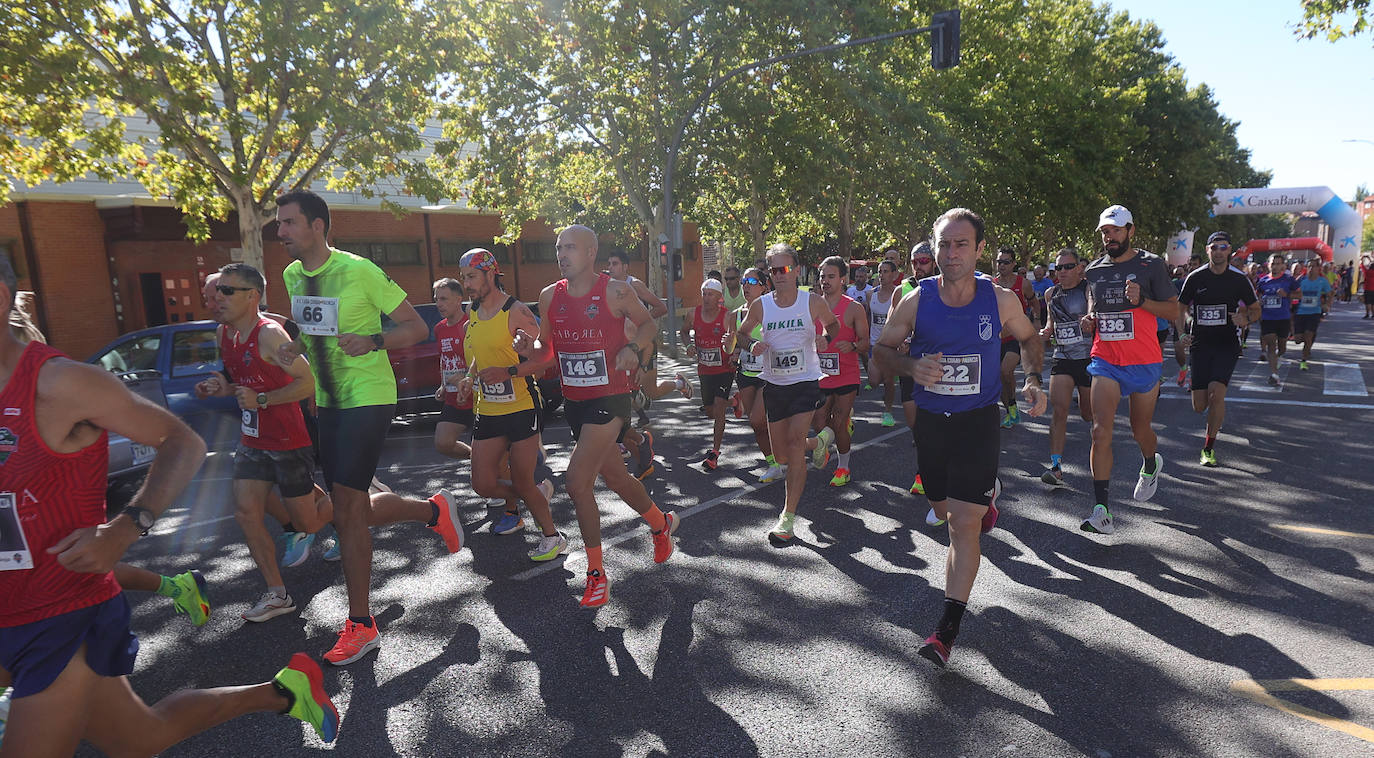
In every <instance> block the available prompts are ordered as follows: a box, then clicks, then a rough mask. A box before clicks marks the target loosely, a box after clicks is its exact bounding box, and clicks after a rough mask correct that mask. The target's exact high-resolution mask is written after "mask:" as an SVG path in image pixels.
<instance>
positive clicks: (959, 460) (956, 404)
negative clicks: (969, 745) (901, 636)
mask: <svg viewBox="0 0 1374 758" xmlns="http://www.w3.org/2000/svg"><path fill="white" fill-rule="evenodd" d="M933 233H934V239H935V249H936V256H935V257H936V262H937V264H938V265H939V267H940V276H939V277H936V278H931V279H923V280H921V281H920V282H919V283H918V284H917V287H916V289H915V290H914V291H913V293H912V294H911V295H909V296H908V297H905V298H903V299H902V300H901V302H900V303H898V305H897V306H896V307H895V309H894V310H893V312H892V313H891V314H889V315H888V319H887V324H886V325H884V327H883V332H882V334H881V335H880V336H879V338H878V344H877V346H876V347H875V348H874V350H873V357H874V358H875V359H876V360H878V362H879V365H881V366H882V369H883V371H884V372H885V373H891V374H896V375H899V376H910V377H912V378H913V379H914V380H915V383H916V387H915V390H914V391H913V399H914V400H915V402H916V407H917V411H916V414H917V422H916V451H917V456H918V457H919V459H920V461H921V474H922V476H923V478H924V483H925V490H926V497H927V498H928V499H929V500H930V504H931V509H932V511H933V513H934V515H935V522H936V523H939V521H940V520H944V519H948V521H949V559H948V560H947V561H946V562H945V603H944V615H943V616H941V618H940V622H939V624H937V625H936V627H935V633H934V634H931V635H930V636H929V637H928V638H926V641H925V644H924V645H922V646H921V648H920V649H919V650H918V651H917V652H919V653H920V654H921V656H922V657H924V658H927V659H929V660H930V661H932V662H933V663H935V664H936V665H938V666H944V665H945V664H946V663H947V662H948V661H949V653H950V648H951V647H952V646H953V645H954V638H955V636H957V635H958V634H959V622H960V620H961V619H962V618H963V615H964V609H965V607H967V604H968V598H969V593H970V592H971V591H972V590H973V581H974V579H975V578H976V577H977V576H978V564H979V561H981V559H982V553H981V551H980V548H979V545H978V539H979V536H980V534H982V533H983V532H987V531H988V530H990V529H992V527H993V525H994V524H995V523H996V521H997V506H996V503H995V501H996V499H997V494H998V492H999V491H1000V489H1001V482H1000V481H999V480H998V478H997V459H998V453H999V450H1000V442H1001V439H1000V431H999V429H998V426H999V423H1000V420H1001V419H1000V417H999V413H998V408H997V403H998V401H999V400H1000V398H1001V393H1002V377H1001V371H1000V363H1001V348H1002V344H1001V334H1002V332H1003V330H1005V331H1006V332H1007V333H1008V334H1010V335H1012V336H1013V337H1014V338H1016V340H1017V341H1018V342H1020V343H1021V368H1022V370H1023V371H1024V372H1025V374H1026V386H1025V387H1024V388H1023V392H1024V393H1025V397H1026V401H1027V402H1029V403H1030V404H1031V408H1030V415H1032V416H1039V415H1040V414H1041V413H1044V411H1045V404H1046V397H1045V393H1044V391H1043V390H1042V389H1041V388H1040V368H1041V361H1042V359H1043V358H1044V345H1043V343H1042V342H1041V341H1040V335H1039V333H1038V332H1037V331H1036V329H1035V327H1034V326H1033V325H1032V324H1031V322H1030V320H1029V319H1028V318H1026V313H1025V311H1024V310H1022V308H1021V301H1020V299H1019V298H1018V297H1017V296H1016V295H1015V294H1014V293H1013V292H1012V291H1011V290H1008V289H1005V288H1003V287H999V286H997V285H996V284H994V283H993V282H992V280H990V279H986V278H980V277H978V276H977V270H976V269H975V268H974V266H975V265H976V264H977V262H978V257H979V255H981V254H982V252H983V247H984V246H985V245H986V240H985V239H984V237H983V219H982V217H981V216H979V215H978V214H976V213H974V212H973V211H970V210H968V209H966V208H955V209H953V210H949V211H946V212H945V214H944V215H943V216H941V217H940V218H939V219H937V220H936V221H935V228H934V229H933ZM908 336H910V338H911V347H910V348H909V349H908V350H907V351H902V342H903V341H904V340H906V338H907V337H908ZM927 520H930V518H929V517H928V519H927Z"/></svg>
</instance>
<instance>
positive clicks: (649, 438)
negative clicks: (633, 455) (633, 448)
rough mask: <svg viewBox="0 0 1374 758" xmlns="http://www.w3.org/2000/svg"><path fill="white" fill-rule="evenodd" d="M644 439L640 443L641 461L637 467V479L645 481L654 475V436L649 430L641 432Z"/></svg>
mask: <svg viewBox="0 0 1374 758" xmlns="http://www.w3.org/2000/svg"><path fill="white" fill-rule="evenodd" d="M640 435H641V436H642V437H643V439H641V440H640V442H639V461H638V464H637V465H636V466H635V478H636V479H638V480H640V481H641V482H642V481H644V477H646V476H648V475H649V474H652V473H654V435H653V433H652V432H650V431H649V430H648V429H642V430H640Z"/></svg>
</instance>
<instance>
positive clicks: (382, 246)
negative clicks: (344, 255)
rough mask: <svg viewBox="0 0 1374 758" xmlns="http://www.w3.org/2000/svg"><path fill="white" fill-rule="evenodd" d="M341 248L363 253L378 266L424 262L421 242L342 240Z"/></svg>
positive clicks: (354, 252)
mask: <svg viewBox="0 0 1374 758" xmlns="http://www.w3.org/2000/svg"><path fill="white" fill-rule="evenodd" d="M337 247H338V248H339V249H340V250H347V251H348V252H350V253H353V254H355V255H361V256H362V257H364V258H367V259H369V260H371V261H372V262H373V263H375V264H377V265H378V266H396V265H401V266H407V265H409V266H418V265H420V264H421V263H423V262H424V259H423V258H422V257H421V256H420V243H419V242H348V241H340V242H339V243H338V245H337Z"/></svg>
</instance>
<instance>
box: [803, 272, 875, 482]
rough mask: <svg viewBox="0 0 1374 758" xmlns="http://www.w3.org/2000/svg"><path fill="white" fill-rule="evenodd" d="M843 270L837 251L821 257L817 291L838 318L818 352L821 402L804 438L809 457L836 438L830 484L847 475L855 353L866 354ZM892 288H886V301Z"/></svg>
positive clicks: (864, 317)
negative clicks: (836, 328)
mask: <svg viewBox="0 0 1374 758" xmlns="http://www.w3.org/2000/svg"><path fill="white" fill-rule="evenodd" d="M884 263H886V261H884ZM888 268H891V264H888ZM848 270H849V267H848V266H847V265H845V262H844V259H843V258H841V257H839V256H838V255H832V256H830V257H829V258H826V259H825V260H824V261H821V268H820V271H821V293H822V296H823V297H824V298H825V304H826V305H827V306H828V307H829V308H830V312H831V313H833V314H835V318H836V319H837V320H839V322H840V331H839V332H838V333H837V334H836V335H835V338H834V339H833V340H831V341H830V345H829V347H828V348H826V349H825V350H822V351H821V352H820V353H818V354H817V360H818V361H820V366H821V374H822V376H821V381H820V385H819V386H820V389H821V395H822V397H823V398H824V400H825V402H824V404H823V405H821V407H820V408H817V409H816V414H815V418H813V419H812V421H811V428H812V429H815V430H816V432H817V435H816V437H814V438H812V439H808V440H807V445H811V443H813V442H814V443H815V445H816V446H815V447H814V448H812V460H813V461H814V460H815V459H816V457H817V455H819V457H820V458H821V459H823V460H824V461H826V462H829V457H830V450H829V442H830V440H834V441H835V449H836V452H838V453H839V458H840V459H839V463H838V464H837V466H836V469H835V476H834V477H833V478H832V479H831V480H830V486H831V487H843V486H844V485H846V484H849V481H850V479H851V477H852V474H851V473H850V469H849V452H850V439H851V437H852V436H853V430H854V422H853V420H852V418H853V413H854V398H856V397H857V396H858V394H859V356H861V355H867V354H868V329H867V328H866V327H867V326H868V323H867V322H868V320H869V319H868V314H867V313H866V312H865V311H864V309H863V308H862V307H861V306H860V305H859V304H858V303H856V302H854V301H853V300H852V299H850V298H849V297H848V296H847V295H844V294H842V293H843V291H844V274H845V272H846V271H848ZM876 292H877V291H876V290H874V291H873V292H872V293H870V299H872V297H874V296H875V295H876ZM891 294H892V293H891V292H889V293H888V295H889V301H888V302H889V305H890V304H891V299H890V296H891ZM884 317H886V313H884ZM816 333H817V334H818V335H819V334H820V333H821V325H820V324H819V323H818V324H817V325H816ZM823 440H824V441H825V442H826V448H825V449H823V450H821V449H819V447H820V444H821V442H822V441H823ZM824 467H825V463H822V464H821V465H820V468H824Z"/></svg>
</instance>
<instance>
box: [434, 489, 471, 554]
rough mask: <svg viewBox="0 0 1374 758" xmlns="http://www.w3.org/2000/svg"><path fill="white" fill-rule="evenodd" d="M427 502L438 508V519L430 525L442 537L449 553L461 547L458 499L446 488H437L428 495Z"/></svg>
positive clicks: (461, 536) (461, 530) (462, 536)
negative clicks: (437, 489) (430, 495)
mask: <svg viewBox="0 0 1374 758" xmlns="http://www.w3.org/2000/svg"><path fill="white" fill-rule="evenodd" d="M429 502H431V503H434V505H435V506H437V507H438V508H439V521H438V523H436V524H435V525H434V526H432V527H430V529H433V530H434V532H435V533H436V534H438V535H439V536H440V537H443V538H444V547H447V548H448V551H449V552H450V553H456V552H458V551H459V550H462V549H463V538H464V536H465V535H464V534H463V521H462V519H460V518H459V517H458V501H457V500H456V499H454V497H453V493H452V492H449V491H448V490H439V491H438V492H436V493H434V495H433V496H432V497H430V499H429Z"/></svg>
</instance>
